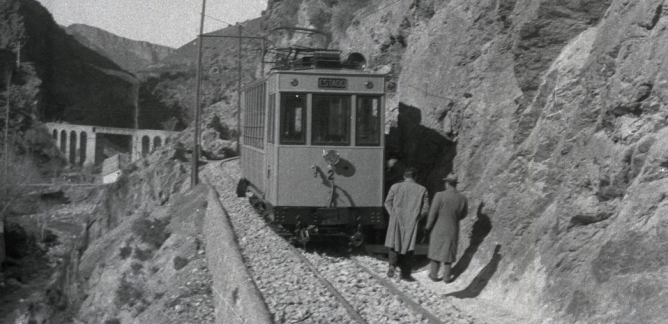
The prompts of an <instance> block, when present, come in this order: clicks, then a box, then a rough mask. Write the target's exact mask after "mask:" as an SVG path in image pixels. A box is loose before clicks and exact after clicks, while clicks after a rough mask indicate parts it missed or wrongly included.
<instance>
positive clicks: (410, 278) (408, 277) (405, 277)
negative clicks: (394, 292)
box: [401, 276, 415, 282]
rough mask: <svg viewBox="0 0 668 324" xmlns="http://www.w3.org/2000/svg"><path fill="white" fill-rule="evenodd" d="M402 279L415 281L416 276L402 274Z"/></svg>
mask: <svg viewBox="0 0 668 324" xmlns="http://www.w3.org/2000/svg"><path fill="white" fill-rule="evenodd" d="M401 280H405V281H408V282H414V281H415V278H413V277H412V276H401Z"/></svg>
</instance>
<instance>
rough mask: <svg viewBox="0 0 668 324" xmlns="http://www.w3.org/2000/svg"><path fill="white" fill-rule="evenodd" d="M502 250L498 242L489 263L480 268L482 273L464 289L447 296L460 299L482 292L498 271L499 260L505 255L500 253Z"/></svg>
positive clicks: (473, 296)
mask: <svg viewBox="0 0 668 324" xmlns="http://www.w3.org/2000/svg"><path fill="white" fill-rule="evenodd" d="M500 250H501V245H500V244H497V245H496V247H495V248H494V254H493V255H492V259H491V260H490V261H489V263H487V265H486V266H485V267H484V268H482V270H480V273H478V275H477V276H476V277H475V278H473V281H471V283H470V284H469V285H468V287H466V288H464V290H460V291H456V292H453V293H449V294H447V295H445V296H452V297H455V298H459V299H464V298H475V297H478V295H480V292H482V290H483V289H485V287H487V283H488V282H489V279H491V278H492V276H493V275H494V273H495V272H496V269H497V268H498V267H499V262H501V259H502V258H503V256H502V255H501V254H499V251H500Z"/></svg>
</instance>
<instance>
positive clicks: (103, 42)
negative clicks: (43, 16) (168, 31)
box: [65, 24, 174, 71]
mask: <svg viewBox="0 0 668 324" xmlns="http://www.w3.org/2000/svg"><path fill="white" fill-rule="evenodd" d="M65 30H66V31H67V33H68V34H70V35H72V36H73V37H74V38H75V39H76V40H78V41H79V42H80V43H81V44H83V45H85V46H86V47H88V48H90V49H92V50H94V51H96V52H98V53H100V54H102V55H104V56H106V57H108V58H109V59H111V60H112V61H114V63H116V64H118V66H120V67H122V68H123V69H125V70H128V71H138V70H144V69H146V68H149V67H151V66H153V65H156V64H158V63H159V62H160V61H161V60H162V59H164V58H165V57H167V56H169V55H170V54H172V53H173V52H174V49H173V48H171V47H167V46H161V45H156V44H151V43H148V42H141V41H135V40H131V39H127V38H124V37H120V36H117V35H114V34H112V33H109V32H107V31H104V30H102V29H99V28H96V27H92V26H88V25H83V24H73V25H70V26H68V27H67V28H66V29H65Z"/></svg>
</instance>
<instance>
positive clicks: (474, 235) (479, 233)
mask: <svg viewBox="0 0 668 324" xmlns="http://www.w3.org/2000/svg"><path fill="white" fill-rule="evenodd" d="M484 207H485V203H484V202H482V201H481V202H480V205H478V211H477V213H476V215H477V217H478V220H476V221H475V223H473V229H472V230H471V236H470V239H471V241H470V243H469V246H468V247H467V248H466V250H465V251H464V254H463V255H462V257H461V258H460V259H459V261H458V262H457V264H455V266H454V267H453V268H452V275H453V278H454V279H457V277H459V276H460V275H461V274H462V273H464V271H466V269H467V268H468V267H469V265H470V264H471V260H472V259H473V256H474V255H475V253H476V252H478V248H479V247H480V244H482V242H483V241H484V240H485V237H487V235H488V234H489V232H491V231H492V222H491V221H490V219H489V216H487V215H486V214H485V213H483V212H482V209H483V208H484Z"/></svg>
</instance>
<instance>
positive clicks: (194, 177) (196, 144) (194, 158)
mask: <svg viewBox="0 0 668 324" xmlns="http://www.w3.org/2000/svg"><path fill="white" fill-rule="evenodd" d="M205 9H206V0H202V19H201V21H200V25H199V38H198V39H199V53H198V58H197V90H196V91H197V92H196V94H195V101H196V102H195V127H194V128H195V130H194V134H193V136H194V138H193V141H194V143H193V144H194V145H193V154H192V172H191V179H190V185H191V187H192V188H194V187H195V186H196V185H197V182H198V170H197V161H198V160H199V148H200V143H199V142H200V135H199V134H200V129H199V127H200V126H199V119H200V105H201V103H200V102H201V99H200V92H201V89H202V80H201V79H202V78H201V73H202V48H203V45H204V44H203V43H204V37H202V36H203V35H204V16H205Z"/></svg>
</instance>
